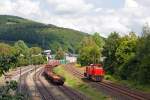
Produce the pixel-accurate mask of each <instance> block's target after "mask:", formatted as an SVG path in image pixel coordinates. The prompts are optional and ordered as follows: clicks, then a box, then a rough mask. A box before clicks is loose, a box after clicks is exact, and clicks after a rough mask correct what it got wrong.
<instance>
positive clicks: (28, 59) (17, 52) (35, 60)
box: [0, 40, 45, 76]
mask: <svg viewBox="0 0 150 100" xmlns="http://www.w3.org/2000/svg"><path fill="white" fill-rule="evenodd" d="M41 52H42V50H41V48H39V47H32V48H28V46H27V45H26V44H25V43H24V41H21V40H19V41H17V42H16V43H15V45H14V46H10V45H8V44H4V43H0V76H1V75H2V74H4V73H5V72H7V71H9V69H10V68H13V67H17V66H24V65H29V64H43V63H44V61H45V59H44V57H43V56H42V55H41Z"/></svg>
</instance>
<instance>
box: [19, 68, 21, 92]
mask: <svg viewBox="0 0 150 100" xmlns="http://www.w3.org/2000/svg"><path fill="white" fill-rule="evenodd" d="M19 80H20V85H19V92H20V93H21V67H20V78H19Z"/></svg>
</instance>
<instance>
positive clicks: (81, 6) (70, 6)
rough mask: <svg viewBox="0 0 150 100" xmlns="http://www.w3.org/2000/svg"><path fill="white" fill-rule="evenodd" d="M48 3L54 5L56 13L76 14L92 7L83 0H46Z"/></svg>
mask: <svg viewBox="0 0 150 100" xmlns="http://www.w3.org/2000/svg"><path fill="white" fill-rule="evenodd" d="M47 1H48V3H49V5H51V6H53V7H54V10H55V11H56V12H57V13H61V14H70V13H71V14H77V13H86V12H87V11H89V10H91V9H92V8H93V5H92V4H89V3H86V2H85V0H47Z"/></svg>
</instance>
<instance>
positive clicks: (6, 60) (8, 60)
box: [0, 43, 17, 76]
mask: <svg viewBox="0 0 150 100" xmlns="http://www.w3.org/2000/svg"><path fill="white" fill-rule="evenodd" d="M14 52H15V49H14V48H13V47H11V46H9V45H7V44H4V43H0V76H1V75H2V74H4V73H5V72H7V71H8V70H9V69H10V68H11V67H12V66H14V65H15V64H16V62H17V55H16V54H15V53H14Z"/></svg>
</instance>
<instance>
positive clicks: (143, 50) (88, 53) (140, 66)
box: [78, 25, 150, 84]
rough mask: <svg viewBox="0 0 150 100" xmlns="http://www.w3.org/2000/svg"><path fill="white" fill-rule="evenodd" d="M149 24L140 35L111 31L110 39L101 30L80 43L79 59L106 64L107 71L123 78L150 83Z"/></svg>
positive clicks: (82, 63) (79, 60) (89, 62)
mask: <svg viewBox="0 0 150 100" xmlns="http://www.w3.org/2000/svg"><path fill="white" fill-rule="evenodd" d="M149 44H150V27H149V26H148V25H145V26H144V27H143V32H142V35H141V36H137V35H136V34H135V33H134V32H130V33H129V34H128V35H124V36H120V35H119V33H117V32H112V33H111V34H110V35H109V36H108V37H107V38H102V37H100V35H99V34H98V33H95V34H94V35H92V36H89V37H85V38H84V39H83V40H82V42H81V43H80V48H79V56H78V62H79V63H81V65H83V66H85V65H89V64H91V63H103V66H104V69H105V70H106V72H107V74H110V75H113V76H115V77H117V78H119V79H122V80H130V81H134V82H137V83H140V84H150V61H149V60H150V45H149Z"/></svg>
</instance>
